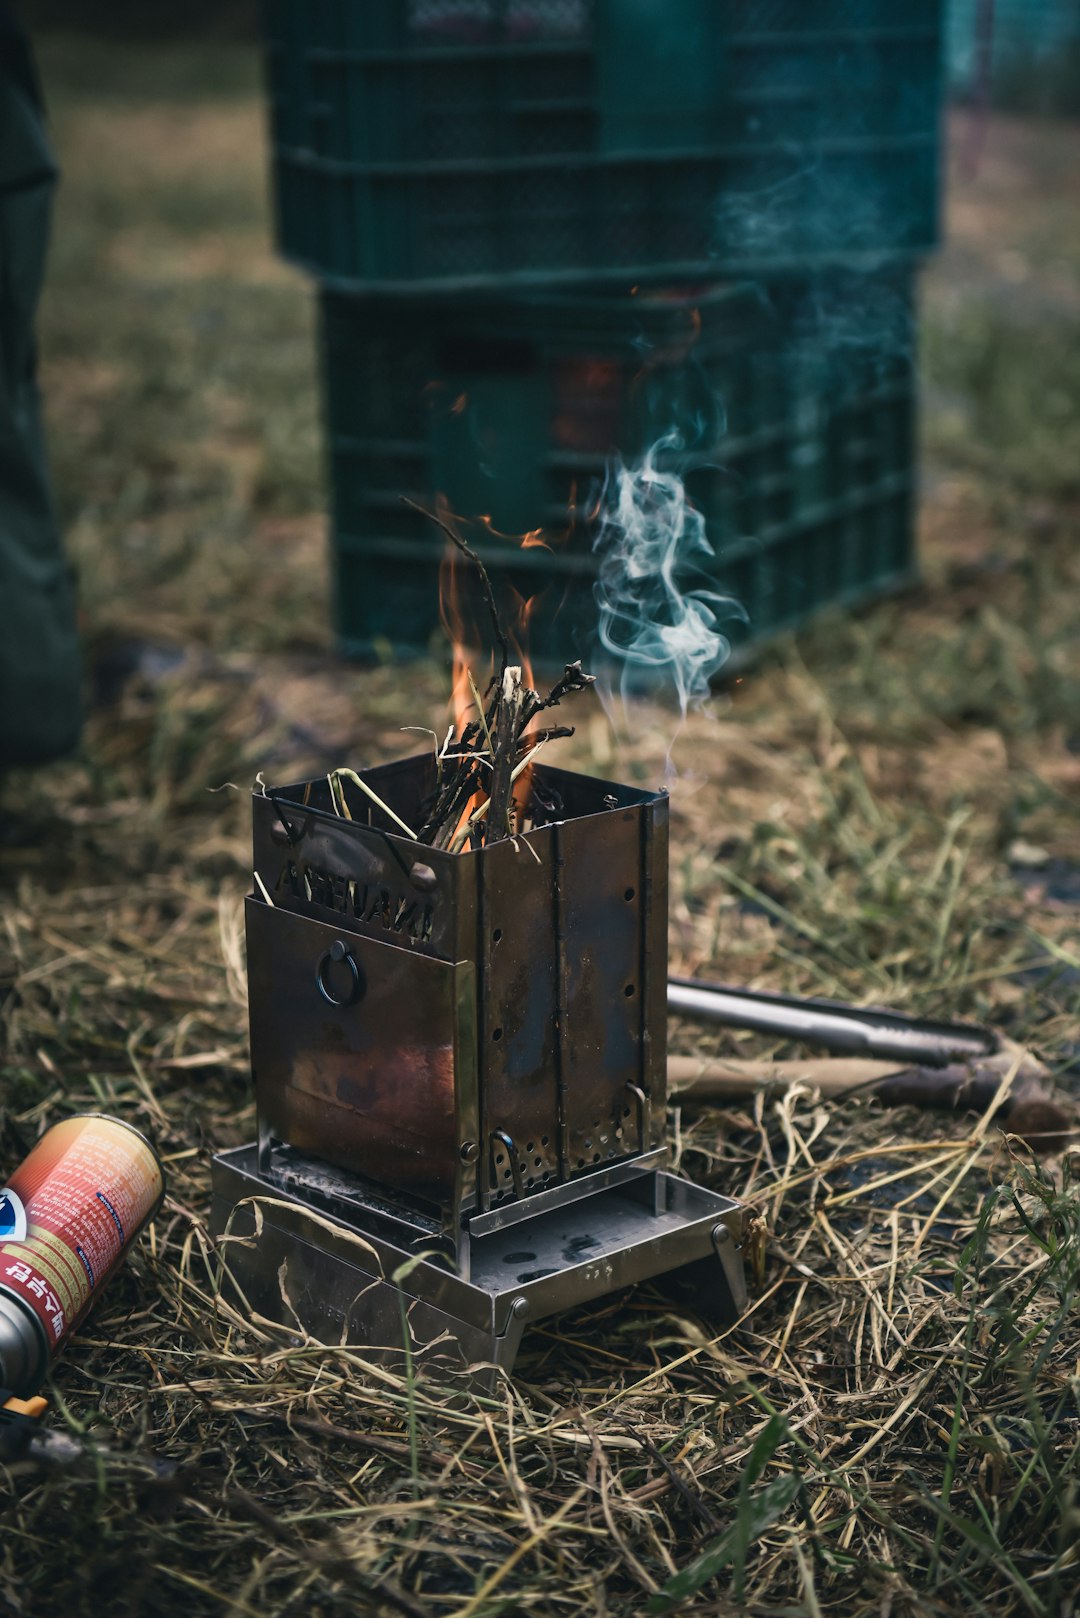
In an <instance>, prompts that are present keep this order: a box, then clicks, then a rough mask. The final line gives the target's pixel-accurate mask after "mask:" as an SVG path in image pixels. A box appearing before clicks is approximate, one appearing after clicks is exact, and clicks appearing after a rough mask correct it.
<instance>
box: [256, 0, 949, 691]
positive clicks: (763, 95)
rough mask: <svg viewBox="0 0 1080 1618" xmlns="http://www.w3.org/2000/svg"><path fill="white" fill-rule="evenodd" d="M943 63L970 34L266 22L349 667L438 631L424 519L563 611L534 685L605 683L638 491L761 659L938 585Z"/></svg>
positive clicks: (902, 28) (668, 8)
mask: <svg viewBox="0 0 1080 1618" xmlns="http://www.w3.org/2000/svg"><path fill="white" fill-rule="evenodd" d="M940 32H941V0H904V3H903V4H901V3H900V0H725V3H724V4H722V5H721V4H718V3H717V0H663V3H660V0H266V5H265V33H266V41H267V62H268V77H269V84H270V92H271V107H272V136H273V148H274V176H275V195H276V201H277V213H278V234H279V242H280V245H281V248H282V250H283V252H284V253H285V254H286V256H288V257H289V258H291V259H293V260H295V261H296V262H298V263H300V264H302V265H304V266H306V267H307V268H309V269H310V270H312V271H313V272H314V273H315V274H316V275H317V276H318V278H319V281H320V285H321V291H320V298H321V303H322V320H321V369H322V379H323V388H324V400H325V419H326V428H327V436H328V441H329V455H330V469H331V482H332V509H333V518H332V521H333V546H334V554H335V557H336V571H337V588H336V601H337V621H338V630H339V635H340V640H341V643H342V645H343V647H344V648H345V649H346V650H348V651H355V652H364V651H366V650H369V649H370V648H371V647H372V646H373V645H379V644H381V643H390V644H392V645H397V646H399V647H411V648H416V647H420V646H423V645H425V644H427V643H428V642H429V640H430V637H431V635H432V632H433V631H434V630H435V629H436V628H437V623H438V592H437V571H438V561H439V557H440V555H441V551H442V545H441V541H440V538H439V536H438V534H437V532H435V531H434V530H433V529H432V528H431V527H430V526H429V525H427V524H425V522H424V520H423V519H422V518H421V517H420V516H419V515H418V514H417V513H416V512H415V511H413V510H411V509H410V508H409V507H407V506H404V505H402V503H401V501H400V498H399V496H400V495H402V494H406V495H410V496H412V497H413V498H414V499H417V500H420V501H423V502H426V503H430V502H431V501H432V500H433V499H434V498H435V497H436V496H439V495H441V496H443V497H444V498H445V500H446V501H447V502H448V504H449V506H450V507H451V509H452V510H453V511H454V512H455V513H457V514H458V516H460V517H461V518H463V519H465V520H466V521H468V522H470V523H471V524H472V525H473V528H472V532H471V533H470V538H471V539H472V541H473V543H474V544H475V545H476V548H477V549H478V550H479V551H480V552H481V554H482V555H483V556H484V559H485V562H486V563H487V566H488V569H489V571H491V572H492V574H493V576H494V577H496V578H497V579H498V580H499V581H500V584H501V585H502V586H505V587H510V586H512V587H513V588H514V589H515V590H516V591H518V592H519V593H520V594H521V595H522V596H524V597H528V598H532V597H534V596H536V595H537V594H538V592H539V593H540V599H541V604H542V610H539V611H537V612H535V613H534V616H533V619H532V626H531V628H532V641H533V649H534V652H539V653H540V654H541V655H546V656H549V657H550V658H552V659H554V660H556V661H560V660H562V659H563V658H564V657H565V656H568V655H570V653H571V652H574V653H575V654H577V653H580V652H583V651H587V650H588V639H589V636H590V634H592V633H593V631H594V627H595V619H596V611H595V605H594V602H593V588H592V584H593V578H594V576H595V572H596V568H597V557H596V553H595V550H594V539H595V529H596V519H595V515H594V513H595V511H596V508H597V503H598V497H599V491H600V490H601V488H602V486H603V480H604V477H605V472H606V469H607V468H609V467H610V465H611V464H612V461H613V458H614V457H616V456H621V457H622V459H623V461H624V462H630V463H632V462H633V461H634V460H635V459H636V458H641V457H643V456H645V455H647V454H652V455H653V457H654V459H655V461H656V464H658V465H660V466H663V467H665V468H668V469H670V470H672V471H675V472H677V473H678V474H679V475H680V476H681V477H683V478H684V479H685V483H686V488H687V492H688V494H689V496H690V498H691V499H692V500H693V501H694V503H695V505H696V506H697V508H698V509H699V510H700V511H701V513H702V515H703V516H704V518H705V522H706V529H707V534H708V539H709V542H710V544H711V546H712V550H713V553H714V559H713V561H712V562H711V563H710V564H709V565H710V567H711V568H712V570H713V574H714V582H715V585H716V587H717V588H718V589H719V590H722V591H724V592H726V593H730V594H732V595H734V596H736V597H737V598H738V599H739V600H741V601H742V602H743V604H744V606H745V607H746V609H747V612H748V615H749V624H748V629H747V635H748V637H749V638H751V639H760V638H764V637H766V636H768V635H769V634H771V633H774V632H775V631H776V630H777V629H779V628H781V627H787V626H789V625H793V624H796V623H798V622H800V621H802V620H803V619H805V618H806V617H807V616H808V615H809V613H811V612H812V611H813V610H814V609H815V608H816V607H819V606H822V605H825V604H830V603H834V602H837V601H854V600H858V599H860V598H865V597H867V596H869V595H872V594H876V593H879V592H881V591H882V590H884V589H888V588H891V587H893V586H894V585H896V584H897V583H899V582H901V581H902V580H903V579H905V578H906V577H909V576H910V574H911V572H912V570H913V567H914V548H913V537H912V535H913V483H914V386H913V333H914V284H915V276H916V272H917V268H918V264H919V260H920V257H921V256H922V255H924V254H925V253H926V252H927V251H928V250H929V249H930V248H931V247H932V246H933V245H934V243H935V240H936V236H937V216H938V189H939V187H938V163H939V127H938V126H939V103H940V60H941V40H940ZM536 529H542V530H543V532H544V535H545V537H546V538H547V540H548V544H547V545H544V546H539V545H528V546H526V547H525V548H522V547H521V546H520V545H519V544H517V543H515V536H520V535H521V534H523V533H526V532H530V531H534V530H536Z"/></svg>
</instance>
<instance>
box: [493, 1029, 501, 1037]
mask: <svg viewBox="0 0 1080 1618" xmlns="http://www.w3.org/2000/svg"><path fill="white" fill-rule="evenodd" d="M491 1037H492V1039H501V1038H502V1029H501V1028H493V1029H492V1030H491Z"/></svg>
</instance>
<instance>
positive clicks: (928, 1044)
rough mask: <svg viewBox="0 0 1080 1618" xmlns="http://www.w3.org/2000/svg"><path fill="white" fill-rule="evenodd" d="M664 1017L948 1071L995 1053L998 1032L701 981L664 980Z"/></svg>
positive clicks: (997, 1047) (839, 1003)
mask: <svg viewBox="0 0 1080 1618" xmlns="http://www.w3.org/2000/svg"><path fill="white" fill-rule="evenodd" d="M668 1011H669V1012H670V1013H671V1014H672V1015H674V1016H679V1017H695V1018H697V1019H698V1020H699V1021H701V1022H715V1023H722V1024H723V1025H724V1026H725V1027H727V1028H752V1029H755V1030H756V1031H757V1032H759V1033H762V1034H778V1035H781V1036H785V1037H787V1038H788V1039H801V1040H805V1041H806V1042H807V1044H810V1045H823V1046H824V1047H825V1049H826V1050H830V1051H849V1052H851V1051H853V1052H856V1053H857V1054H858V1055H860V1056H871V1057H878V1058H880V1059H881V1060H883V1061H894V1060H895V1061H901V1062H910V1063H911V1064H912V1065H913V1066H919V1067H948V1066H949V1064H950V1063H951V1062H965V1061H972V1060H974V1059H978V1058H979V1057H985V1056H991V1055H993V1054H994V1053H995V1052H997V1051H999V1050H1000V1049H1001V1041H1000V1039H999V1038H998V1036H997V1034H995V1033H994V1031H993V1029H992V1028H987V1027H985V1026H984V1025H983V1024H981V1023H964V1022H928V1021H923V1020H921V1019H920V1018H918V1017H905V1016H903V1015H902V1014H901V1013H900V1012H897V1011H878V1010H875V1009H874V1008H870V1009H863V1008H860V1007H858V1006H852V1005H847V1004H846V1003H845V1002H844V1001H842V1000H801V999H798V998H797V997H796V996H794V995H791V996H789V995H783V994H762V993H760V992H758V991H757V990H753V989H736V988H732V987H730V986H729V985H728V984H726V983H707V982H704V981H703V980H701V979H699V978H669V979H668Z"/></svg>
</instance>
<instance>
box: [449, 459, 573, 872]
mask: <svg viewBox="0 0 1080 1618" xmlns="http://www.w3.org/2000/svg"><path fill="white" fill-rule="evenodd" d="M576 501H577V486H576V484H575V485H574V486H572V488H571V493H570V510H569V515H570V522H571V524H572V523H573V521H574V520H575V516H576ZM436 509H437V510H438V513H439V516H440V518H441V519H442V521H443V522H445V523H447V524H448V525H450V526H453V525H454V524H455V523H457V522H459V521H460V518H457V517H456V516H455V515H454V513H453V512H452V511H451V510H450V507H449V503H448V502H447V500H446V499H445V497H443V496H441V495H440V496H439V497H438V499H437V501H436ZM476 521H477V522H478V523H479V524H480V525H481V527H482V528H483V529H484V530H485V532H486V533H487V534H489V535H490V536H492V537H493V538H495V539H500V540H506V541H509V542H510V543H512V544H516V545H518V546H519V547H520V548H521V549H522V550H531V549H533V548H536V547H539V548H542V549H544V550H550V549H551V546H550V544H549V543H548V541H547V539H546V538H545V536H544V530H543V529H541V528H533V529H530V530H529V531H528V533H525V534H504V533H501V532H500V530H499V529H497V528H496V527H495V525H494V523H493V522H492V520H491V517H490V515H484V516H481V517H478V518H477V519H476ZM568 532H569V530H568ZM466 567H467V564H466V563H465V562H464V560H463V559H462V557H461V555H460V553H459V552H458V550H457V548H456V546H454V545H453V544H451V543H450V542H449V541H448V542H447V546H446V549H445V551H444V553H443V557H442V561H441V563H440V566H439V616H440V618H441V620H442V624H443V628H444V629H445V630H446V634H447V638H448V639H449V641H450V645H451V649H452V664H451V668H452V674H451V680H452V683H451V695H450V711H451V714H452V716H453V722H454V738H455V740H460V739H461V737H462V736H463V734H464V732H465V730H466V727H467V726H468V725H469V724H470V723H472V722H473V721H474V720H475V718H476V715H477V701H476V696H475V695H474V685H475V687H476V688H477V689H479V690H480V691H481V692H482V691H483V690H484V687H485V685H486V683H487V682H486V680H485V681H481V680H480V679H479V678H478V677H476V676H475V672H474V671H475V663H476V658H477V652H476V650H475V648H476V647H477V646H478V645H479V644H480V643H481V640H482V637H481V635H480V633H479V632H478V629H477V627H476V626H475V625H474V624H473V623H472V621H471V616H470V613H469V610H468V608H467V605H466V603H465V600H464V587H465V581H466V576H467V575H466V573H465V572H464V571H459V569H466ZM508 589H509V593H510V596H511V598H512V600H513V603H514V613H513V616H512V619H511V620H510V622H509V623H508V624H507V638H508V640H509V642H510V645H511V647H512V650H513V653H514V658H515V660H516V661H517V662H518V663H519V664H520V666H521V678H522V682H523V684H524V685H525V686H527V687H529V688H530V689H535V685H536V676H535V674H534V673H533V666H532V658H531V656H530V652H529V625H530V623H531V620H532V619H533V617H534V616H535V614H536V611H537V608H538V607H539V605H540V602H541V599H542V592H540V591H537V592H535V593H534V594H532V595H530V596H527V597H526V596H523V595H521V594H520V593H519V592H518V591H517V590H515V589H514V587H513V586H512V585H509V586H508ZM471 675H472V676H473V678H470V676H471ZM522 744H523V748H524V750H525V751H527V750H528V747H529V746H530V745H532V739H531V737H530V734H529V733H528V732H526V733H525V735H523V737H522ZM451 745H453V743H452V744H451ZM532 772H533V765H532V764H531V763H530V764H529V765H527V766H526V768H525V769H524V770H523V771H522V773H521V775H520V776H519V777H518V779H517V781H516V782H515V783H514V793H513V798H514V808H513V816H514V824H515V826H516V828H517V829H518V830H520V829H521V825H522V819H523V815H524V812H525V809H526V808H527V806H528V803H529V799H530V797H531V794H532ZM485 797H486V793H485V792H484V791H483V789H482V788H481V789H480V790H478V791H477V792H475V793H474V794H473V796H472V797H471V798H470V800H469V802H468V803H467V804H466V805H465V807H464V809H463V810H462V813H461V817H460V819H459V821H458V824H457V826H456V827H455V830H454V836H453V838H452V839H451V845H453V844H455V843H456V840H457V838H458V837H460V836H461V834H462V832H463V831H464V829H465V826H466V824H467V822H468V820H469V819H470V817H471V816H472V815H473V814H475V812H476V810H477V809H478V808H479V807H480V806H481V804H482V803H483V802H484V800H485Z"/></svg>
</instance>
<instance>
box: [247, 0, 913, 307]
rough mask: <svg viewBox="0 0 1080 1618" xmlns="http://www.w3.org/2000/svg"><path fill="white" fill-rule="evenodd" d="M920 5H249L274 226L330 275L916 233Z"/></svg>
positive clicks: (780, 256) (498, 281)
mask: <svg viewBox="0 0 1080 1618" xmlns="http://www.w3.org/2000/svg"><path fill="white" fill-rule="evenodd" d="M941 10H942V0H906V3H905V4H903V5H901V4H899V0H725V3H724V4H720V3H719V0H663V3H662V4H661V3H660V0H264V8H263V16H264V37H265V45H266V61H267V82H268V90H269V96H270V107H271V138H272V146H273V177H274V186H273V189H274V195H275V200H276V209H277V232H278V240H279V243H280V245H281V248H282V250H283V252H284V253H285V254H286V256H287V257H289V258H291V259H293V260H295V261H296V262H298V263H300V264H302V265H305V266H307V267H308V268H310V269H313V270H315V271H316V272H317V273H318V274H319V275H320V276H321V277H323V278H324V279H325V280H326V281H327V282H328V283H333V284H336V285H338V286H339V287H341V288H342V289H351V290H355V291H379V290H381V291H394V290H395V289H396V290H401V289H403V288H411V289H413V290H416V291H461V290H470V289H478V288H486V287H494V288H498V289H500V290H501V291H503V292H505V291H506V290H507V289H508V288H510V287H512V286H514V285H515V284H516V285H522V286H524V285H530V284H531V285H537V286H540V285H543V286H547V285H550V284H552V283H555V282H558V281H563V282H566V283H568V284H569V283H573V282H578V283H580V284H585V283H586V282H588V283H590V284H602V283H604V282H608V283H611V284H613V285H614V284H617V285H618V286H620V287H625V286H628V285H629V284H630V283H631V282H633V281H636V282H642V283H643V282H645V281H647V280H649V279H653V280H655V279H657V278H660V279H674V278H682V277H700V276H711V277H713V278H715V277H717V276H718V275H724V276H731V275H739V274H743V273H753V274H759V273H776V271H777V270H778V269H781V268H783V269H785V270H790V269H792V268H800V269H802V270H804V271H805V269H806V268H807V261H808V259H811V258H813V259H816V260H819V261H821V262H839V261H842V260H845V259H849V260H850V259H853V258H854V257H855V256H858V255H863V256H864V257H867V256H868V257H869V258H871V259H873V258H879V257H880V255H882V254H912V253H921V252H925V251H926V250H927V249H928V248H929V247H931V246H932V245H933V244H934V243H935V241H936V239H937V233H938V192H939V184H938V168H939V147H940V141H939V103H940V96H941Z"/></svg>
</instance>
